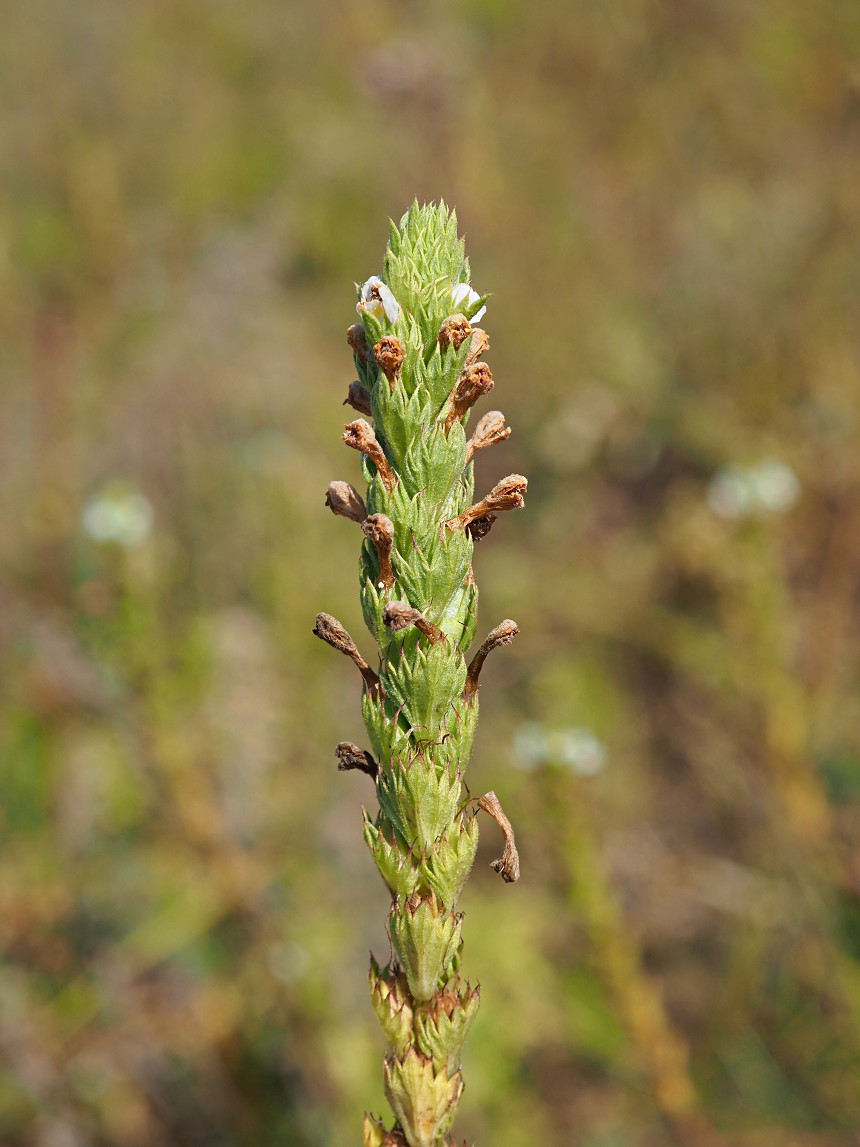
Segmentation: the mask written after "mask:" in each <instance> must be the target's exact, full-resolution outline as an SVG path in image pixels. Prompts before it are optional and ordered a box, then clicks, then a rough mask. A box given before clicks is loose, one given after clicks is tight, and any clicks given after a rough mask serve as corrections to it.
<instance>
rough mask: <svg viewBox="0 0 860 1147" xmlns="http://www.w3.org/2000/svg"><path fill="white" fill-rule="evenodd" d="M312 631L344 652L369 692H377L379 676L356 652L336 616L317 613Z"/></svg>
mask: <svg viewBox="0 0 860 1147" xmlns="http://www.w3.org/2000/svg"><path fill="white" fill-rule="evenodd" d="M313 631H314V634H315V635H316V636H317V637H318V638H319V639H320V640H321V641H324V642H325V643H326V645H330V646H331V647H332V649H337V650H338V651H339V652H340V653H343V654H345V655H346V656H347V657H348V658H349V659H350V661H352V662H353V664H354V665H356V666H357V668H358V671H359V673H360V674H361V676H362V677H363V678H364V684H365V685H366V686H367V690H368V692H369V693H374V694H378V693H379V690H380V687H379V678H378V677H377V676H376V674H375V673H374V672H373V670H372V669H371V668H370V666H369V665H368V664H367V662H366V661H365V660H364V658H363V657H362V656H361V654H360V653H359V652H358V647H357V646H356V644H355V642H354V641H353V640H352V638H351V637H350V636H349V634H348V633H347V631H346V630H345V629H344V627H343V626H342V625H341V623H340V622H339V621H338V620H337V618H336V617H332V615H331V614H330V613H318V614H317V622H316V625H315V626H314V630H313Z"/></svg>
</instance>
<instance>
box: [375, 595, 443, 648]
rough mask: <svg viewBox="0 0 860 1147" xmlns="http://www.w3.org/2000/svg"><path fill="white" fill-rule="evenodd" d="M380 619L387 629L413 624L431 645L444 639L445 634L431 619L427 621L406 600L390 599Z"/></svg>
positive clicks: (404, 627)
mask: <svg viewBox="0 0 860 1147" xmlns="http://www.w3.org/2000/svg"><path fill="white" fill-rule="evenodd" d="M382 620H383V623H384V624H385V625H387V626H388V628H389V629H393V630H395V631H396V630H399V629H408V628H409V626H410V625H414V626H415V628H416V629H418V630H420V631H421V633H423V634H424V636H425V637H426V638H427V640H428V641H429V642H430V644H431V645H436V644H437V643H438V642H440V641H445V640H446V639H445V634H444V633H443V632H442V630H441V629H439V628H438V626H435V625H434V624H433V622H432V621H428V620H427V618H426V617H424V615H423V614H421V613H419V612H418V610H417V609H413V608H412V606H411V605H410V604H409V602H407V601H390V602H389V603H388V605H386V607H385V609H384V610H383V611H382Z"/></svg>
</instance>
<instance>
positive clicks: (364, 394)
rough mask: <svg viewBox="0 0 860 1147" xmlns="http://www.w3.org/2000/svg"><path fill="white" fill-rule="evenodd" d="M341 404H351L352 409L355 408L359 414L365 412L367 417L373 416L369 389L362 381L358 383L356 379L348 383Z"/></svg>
mask: <svg viewBox="0 0 860 1147" xmlns="http://www.w3.org/2000/svg"><path fill="white" fill-rule="evenodd" d="M343 405H344V406H351V407H352V409H353V410H357V411H358V413H359V414H366V415H367V416H368V418H372V417H373V408H372V407H371V405H370V391H369V390H368V389H367V387H366V386H364V384H363V383H360V382H359V381H358V379H356V380H355V382H351V383H350V384H349V390H348V391H347V392H346V398H345V399H344V400H343Z"/></svg>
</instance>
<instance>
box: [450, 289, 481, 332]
mask: <svg viewBox="0 0 860 1147" xmlns="http://www.w3.org/2000/svg"><path fill="white" fill-rule="evenodd" d="M451 297H452V299H453V300H454V306H455V307H460V306H462V305H463V303H465V304H466V308H467V309H468V308H469V307H472V306H474V305H475V303H477V301H478V299H480V297H481V296H480V295H479V294H478V292H477V291H473V290H472V288H471V287H470V286H469V284H468V283H457V285H456V286H454V287H452V288H451ZM486 313H487V308H486V307H485V306H484V307H481V309H480V310H479V311H476V312H475V314H474V315H472V317H471V319H470V320H469V321H470V322H472V323H478V322H480V321H481V319H482V318H483V317H484V315H485V314H486Z"/></svg>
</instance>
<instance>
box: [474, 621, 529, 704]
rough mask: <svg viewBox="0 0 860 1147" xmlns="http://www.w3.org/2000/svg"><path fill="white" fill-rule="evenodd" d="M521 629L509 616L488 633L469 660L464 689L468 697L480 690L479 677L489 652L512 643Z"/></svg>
mask: <svg viewBox="0 0 860 1147" xmlns="http://www.w3.org/2000/svg"><path fill="white" fill-rule="evenodd" d="M519 631H520V627H519V626H518V625H517V623H516V622H515V621H511V620H510V619H509V618H508V619H507V620H505V621H503V622H501V624H499V625H497V626H496V628H495V629H493V630H491V631H490V632H489V633H488V634H487V640H486V641H485V642H484V643H483V645H482V646H481V648H480V649H479V650H478V652H477V653H476V654H475V656H474V657H473V658H472V660H471V661H470V662H469V668H468V670H467V672H466V688H465V690H464V692H465V695H466V697H472V696H474V694H475V693H477V692H478V678H479V677H480V676H481V670H482V669H483V667H484V662H485V661H486V660H487V654H488V653H492V651H493V650H494V649H498V648H499V646H501V645H510V644H511V642H512V641H513V639H514V638H515V637H516V636H517V634H518V633H519Z"/></svg>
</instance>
